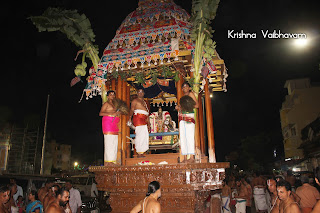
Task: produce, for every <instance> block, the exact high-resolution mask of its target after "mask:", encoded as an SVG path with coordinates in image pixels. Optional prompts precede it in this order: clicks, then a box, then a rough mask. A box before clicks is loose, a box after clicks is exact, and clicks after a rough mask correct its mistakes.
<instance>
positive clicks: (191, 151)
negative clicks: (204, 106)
mask: <svg viewBox="0 0 320 213" xmlns="http://www.w3.org/2000/svg"><path fill="white" fill-rule="evenodd" d="M182 92H183V96H182V97H181V98H180V104H179V105H177V106H176V110H178V112H179V116H178V118H179V137H180V147H181V148H180V149H181V154H182V155H187V160H185V159H184V161H188V162H192V161H194V155H195V143H194V131H195V118H194V112H193V109H194V108H198V101H197V99H196V96H195V94H194V93H193V92H192V91H191V87H190V84H189V83H188V82H184V83H183V84H182ZM191 156H192V157H191Z"/></svg>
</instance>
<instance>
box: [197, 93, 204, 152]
mask: <svg viewBox="0 0 320 213" xmlns="http://www.w3.org/2000/svg"><path fill="white" fill-rule="evenodd" d="M198 104H199V110H198V112H199V113H198V118H199V131H200V150H201V155H205V154H206V153H205V149H206V145H205V140H204V125H203V106H202V93H199V97H198Z"/></svg>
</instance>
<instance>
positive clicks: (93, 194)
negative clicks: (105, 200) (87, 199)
mask: <svg viewBox="0 0 320 213" xmlns="http://www.w3.org/2000/svg"><path fill="white" fill-rule="evenodd" d="M91 197H96V198H97V197H98V189H97V183H96V180H95V179H93V182H92V185H91Z"/></svg>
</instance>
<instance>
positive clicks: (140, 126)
mask: <svg viewBox="0 0 320 213" xmlns="http://www.w3.org/2000/svg"><path fill="white" fill-rule="evenodd" d="M137 95H138V97H137V98H136V99H134V100H133V101H132V102H131V109H130V114H129V121H128V122H132V123H133V125H134V126H135V127H136V128H135V133H136V137H135V140H134V143H135V148H136V151H137V153H138V157H143V154H144V153H145V152H146V151H147V150H148V149H149V131H148V129H149V128H148V126H150V124H149V110H148V106H147V103H146V102H145V101H144V90H143V89H138V91H137ZM131 117H132V120H131Z"/></svg>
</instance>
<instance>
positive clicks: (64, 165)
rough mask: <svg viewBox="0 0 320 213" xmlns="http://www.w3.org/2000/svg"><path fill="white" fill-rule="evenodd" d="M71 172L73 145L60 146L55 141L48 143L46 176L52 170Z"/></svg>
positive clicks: (45, 166)
mask: <svg viewBox="0 0 320 213" xmlns="http://www.w3.org/2000/svg"><path fill="white" fill-rule="evenodd" d="M52 169H56V170H59V171H69V170H70V169H71V145H67V144H59V143H57V142H56V141H55V140H52V141H51V142H49V143H47V145H46V151H45V160H44V174H51V170H52Z"/></svg>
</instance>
